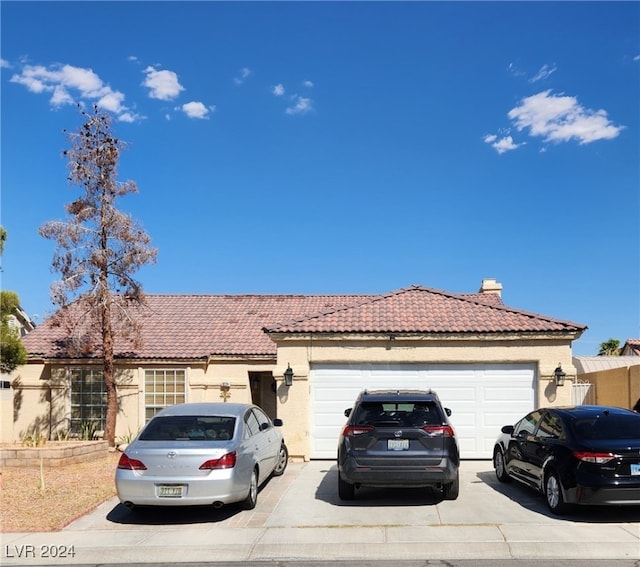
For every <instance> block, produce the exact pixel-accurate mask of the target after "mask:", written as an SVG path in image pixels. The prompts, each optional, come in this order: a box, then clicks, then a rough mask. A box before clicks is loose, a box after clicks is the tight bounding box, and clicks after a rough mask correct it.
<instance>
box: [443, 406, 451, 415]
mask: <svg viewBox="0 0 640 567" xmlns="http://www.w3.org/2000/svg"><path fill="white" fill-rule="evenodd" d="M444 413H446V414H447V417H449V416H450V415H451V410H450V409H449V408H444Z"/></svg>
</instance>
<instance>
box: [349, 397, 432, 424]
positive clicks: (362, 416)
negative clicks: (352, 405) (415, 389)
mask: <svg viewBox="0 0 640 567" xmlns="http://www.w3.org/2000/svg"><path fill="white" fill-rule="evenodd" d="M443 420H444V416H443V415H442V413H441V411H440V409H439V407H438V404H436V403H432V402H424V401H420V402H410V401H409V402H407V401H402V402H387V401H384V402H373V401H371V402H364V401H363V402H361V403H360V404H359V405H358V407H357V408H356V414H355V415H354V416H353V421H352V423H353V424H354V425H373V426H375V427H385V426H389V427H397V426H400V427H424V426H425V425H439V424H442V423H443Z"/></svg>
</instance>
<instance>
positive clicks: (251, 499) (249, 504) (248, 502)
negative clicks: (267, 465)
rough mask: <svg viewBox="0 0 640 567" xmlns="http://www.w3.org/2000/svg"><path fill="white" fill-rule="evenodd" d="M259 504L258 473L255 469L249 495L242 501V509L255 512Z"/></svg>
mask: <svg viewBox="0 0 640 567" xmlns="http://www.w3.org/2000/svg"><path fill="white" fill-rule="evenodd" d="M257 503H258V471H257V470H256V469H253V472H252V473H251V481H250V482H249V494H247V497H246V498H245V499H244V500H243V501H242V507H243V508H244V509H245V510H253V509H254V508H255V507H256V504H257Z"/></svg>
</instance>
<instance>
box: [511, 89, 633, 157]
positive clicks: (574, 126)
mask: <svg viewBox="0 0 640 567" xmlns="http://www.w3.org/2000/svg"><path fill="white" fill-rule="evenodd" d="M508 116H509V118H510V119H511V120H512V121H513V123H514V126H515V127H516V129H517V130H518V131H520V132H521V131H523V130H528V132H529V135H531V136H536V137H542V138H543V139H544V141H546V142H569V141H571V140H577V141H578V143H579V144H581V145H582V144H589V143H591V142H595V141H597V140H610V139H613V138H615V137H617V136H618V135H619V134H620V132H621V131H622V129H623V127H622V126H616V125H614V124H612V123H611V121H610V120H609V118H608V117H607V112H606V111H605V110H591V109H588V108H585V107H583V106H581V105H580V104H578V100H577V99H576V98H575V97H570V96H563V95H554V94H552V92H551V90H547V91H543V92H540V93H538V94H535V95H533V96H529V97H526V98H523V99H522V101H521V102H520V105H519V106H516V107H515V108H513V109H511V110H510V111H509V113H508Z"/></svg>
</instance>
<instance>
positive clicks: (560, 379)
mask: <svg viewBox="0 0 640 567" xmlns="http://www.w3.org/2000/svg"><path fill="white" fill-rule="evenodd" d="M565 376H566V374H565V373H564V372H563V371H562V365H561V364H560V363H558V366H557V368H556V369H555V370H554V371H553V378H554V380H555V382H556V386H564V379H565Z"/></svg>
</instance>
